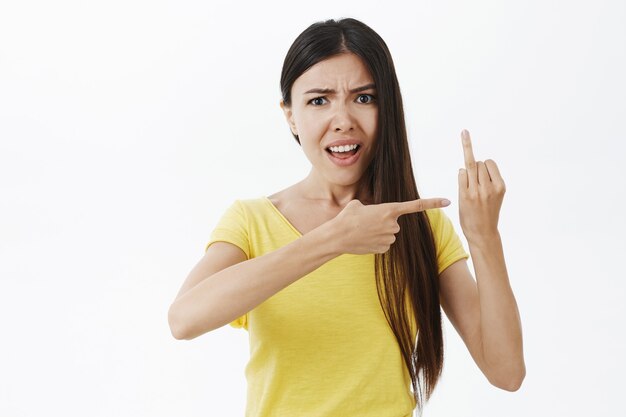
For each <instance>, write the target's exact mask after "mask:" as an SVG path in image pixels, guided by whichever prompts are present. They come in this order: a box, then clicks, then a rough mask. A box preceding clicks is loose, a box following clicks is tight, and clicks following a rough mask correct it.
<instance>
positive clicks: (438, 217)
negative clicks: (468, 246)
mask: <svg viewBox="0 0 626 417" xmlns="http://www.w3.org/2000/svg"><path fill="white" fill-rule="evenodd" d="M426 214H427V215H428V218H429V221H430V225H431V228H432V231H433V237H434V239H435V248H436V250H437V265H438V267H439V274H441V273H442V272H443V271H444V270H445V269H446V268H447V267H449V266H450V265H452V264H453V263H455V262H456V261H458V260H459V259H468V258H469V254H468V253H467V252H466V251H465V249H464V248H463V243H462V242H461V239H460V237H459V235H458V234H457V233H456V231H455V230H454V225H453V224H452V221H451V220H450V218H449V217H448V216H447V215H446V213H445V212H444V211H443V210H442V209H440V208H436V209H430V210H426Z"/></svg>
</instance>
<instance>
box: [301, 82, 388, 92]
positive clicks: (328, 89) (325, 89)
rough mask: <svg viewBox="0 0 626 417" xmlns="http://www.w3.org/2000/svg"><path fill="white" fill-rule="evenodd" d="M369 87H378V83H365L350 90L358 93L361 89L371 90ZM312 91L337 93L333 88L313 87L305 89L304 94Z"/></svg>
mask: <svg viewBox="0 0 626 417" xmlns="http://www.w3.org/2000/svg"><path fill="white" fill-rule="evenodd" d="M369 89H376V84H374V83H370V84H366V85H363V86H361V87H357V88H353V89H352V90H350V92H351V93H358V92H359V91H365V90H369ZM310 93H318V94H335V93H336V91H335V90H333V89H331V88H312V89H310V90H309V91H305V92H304V94H310Z"/></svg>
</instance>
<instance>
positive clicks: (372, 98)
mask: <svg viewBox="0 0 626 417" xmlns="http://www.w3.org/2000/svg"><path fill="white" fill-rule="evenodd" d="M362 96H369V97H371V99H370V101H369V102H368V103H360V104H371V103H372V102H374V101H376V96H374V95H372V94H359V97H362ZM320 98H323V99H325V98H326V96H319V97H315V98H312V99H311V100H309V101H308V102H307V104H309V105H311V106H313V107H320V106H321V104H313V101H314V100H317V99H320ZM357 100H358V97H357Z"/></svg>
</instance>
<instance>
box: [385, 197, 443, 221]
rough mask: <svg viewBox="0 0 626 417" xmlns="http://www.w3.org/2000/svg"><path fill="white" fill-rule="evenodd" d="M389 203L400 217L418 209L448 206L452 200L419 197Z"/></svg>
mask: <svg viewBox="0 0 626 417" xmlns="http://www.w3.org/2000/svg"><path fill="white" fill-rule="evenodd" d="M387 204H389V205H390V207H392V208H393V209H394V210H395V212H396V214H397V216H398V217H399V216H402V215H403V214H409V213H417V212H418V211H424V210H430V209H434V208H440V207H446V206H448V205H450V201H449V200H446V199H445V198H418V199H417V200H409V201H402V202H399V203H387Z"/></svg>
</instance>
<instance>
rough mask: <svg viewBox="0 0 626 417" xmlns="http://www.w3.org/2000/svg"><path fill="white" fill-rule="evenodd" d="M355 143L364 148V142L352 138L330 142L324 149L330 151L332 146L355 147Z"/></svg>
mask: <svg viewBox="0 0 626 417" xmlns="http://www.w3.org/2000/svg"><path fill="white" fill-rule="evenodd" d="M355 143H356V144H357V145H359V146H363V142H361V141H360V140H357V139H352V138H346V139H341V140H336V141H334V142H330V143H329V144H328V145H326V146H325V147H324V149H328V148H330V147H331V146H344V145H354V144H355Z"/></svg>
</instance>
